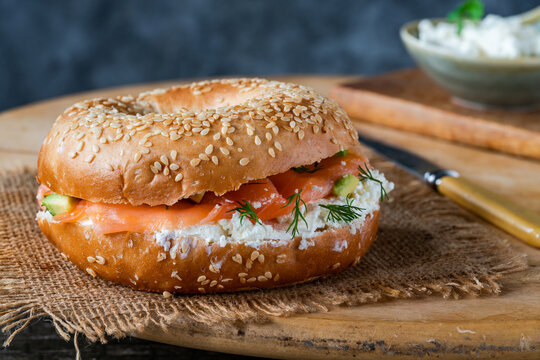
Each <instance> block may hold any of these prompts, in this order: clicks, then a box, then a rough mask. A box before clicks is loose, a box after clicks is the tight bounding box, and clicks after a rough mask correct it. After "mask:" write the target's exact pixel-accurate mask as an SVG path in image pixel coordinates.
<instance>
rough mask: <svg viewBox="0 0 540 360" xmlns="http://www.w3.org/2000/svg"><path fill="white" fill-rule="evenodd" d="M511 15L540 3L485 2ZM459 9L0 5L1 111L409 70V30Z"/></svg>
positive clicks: (2, 0) (274, 1)
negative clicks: (161, 85)
mask: <svg viewBox="0 0 540 360" xmlns="http://www.w3.org/2000/svg"><path fill="white" fill-rule="evenodd" d="M484 2H485V4H486V9H487V11H488V12H492V13H499V14H504V15H509V14H513V13H517V12H521V11H525V10H527V9H530V8H532V7H533V6H535V5H539V4H540V0H519V1H518V0H486V1H484ZM457 3H459V0H457V1H456V0H437V1H436V0H407V1H405V0H200V1H196V0H193V1H181V0H170V1H159V0H140V1H136V0H133V1H125V0H114V1H111V0H93V1H90V0H86V1H82V0H81V1H75V0H71V1H70V0H65V1H52V0H47V1H41V0H24V1H21V0H0V110H5V109H7V108H10V107H14V106H17V105H22V104H26V103H29V102H32V101H36V100H41V99H45V98H50V97H54V96H58V95H62V94H68V93H72V92H78V91H83V90H89V89H96V88H101V87H109V86H115V85H121V84H129V83H139V82H148V81H156V80H165V79H179V78H189V77H201V76H221V75H254V74H258V75H264V74H286V73H362V74H374V73H380V72H384V71H388V70H393V69H398V68H403V67H410V66H412V65H413V63H412V61H411V60H410V59H409V56H408V55H407V54H406V52H405V50H404V48H403V46H402V45H401V43H400V40H399V37H398V29H399V27H400V25H402V24H403V23H405V22H407V21H410V20H413V19H417V18H422V17H437V16H445V14H446V13H447V12H448V11H449V10H451V9H452V8H453V7H454V6H455V5H456V4H457Z"/></svg>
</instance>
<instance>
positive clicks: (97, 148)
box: [92, 144, 99, 153]
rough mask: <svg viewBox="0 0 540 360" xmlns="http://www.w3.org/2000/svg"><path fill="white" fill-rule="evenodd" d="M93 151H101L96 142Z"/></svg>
mask: <svg viewBox="0 0 540 360" xmlns="http://www.w3.org/2000/svg"><path fill="white" fill-rule="evenodd" d="M92 151H93V152H95V153H98V152H99V146H98V145H96V144H94V145H92Z"/></svg>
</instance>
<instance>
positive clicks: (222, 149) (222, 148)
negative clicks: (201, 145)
mask: <svg viewBox="0 0 540 360" xmlns="http://www.w3.org/2000/svg"><path fill="white" fill-rule="evenodd" d="M219 151H221V153H222V154H223V155H229V154H230V152H229V150H228V149H227V148H224V147H221V148H219Z"/></svg>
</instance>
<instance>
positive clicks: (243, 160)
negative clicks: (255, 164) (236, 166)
mask: <svg viewBox="0 0 540 360" xmlns="http://www.w3.org/2000/svg"><path fill="white" fill-rule="evenodd" d="M239 163H240V165H242V166H246V165H247V164H248V163H249V159H248V158H241V159H240V161H239Z"/></svg>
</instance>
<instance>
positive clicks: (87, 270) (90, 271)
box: [86, 268, 97, 277]
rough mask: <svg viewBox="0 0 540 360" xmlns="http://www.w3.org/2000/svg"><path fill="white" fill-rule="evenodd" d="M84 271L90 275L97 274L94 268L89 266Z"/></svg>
mask: <svg viewBox="0 0 540 360" xmlns="http://www.w3.org/2000/svg"><path fill="white" fill-rule="evenodd" d="M86 272H87V273H88V274H90V275H91V276H92V277H96V276H97V274H96V272H95V271H94V270H92V269H90V268H86Z"/></svg>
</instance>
